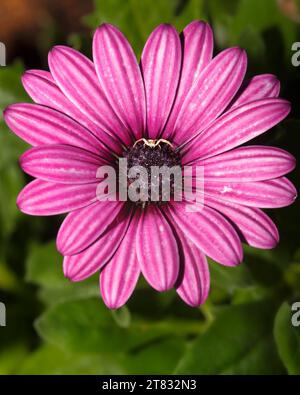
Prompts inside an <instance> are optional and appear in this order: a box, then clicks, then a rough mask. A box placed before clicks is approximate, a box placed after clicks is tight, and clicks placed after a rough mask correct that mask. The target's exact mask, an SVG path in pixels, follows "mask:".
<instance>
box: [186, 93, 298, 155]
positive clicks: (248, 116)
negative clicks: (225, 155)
mask: <svg viewBox="0 0 300 395" xmlns="http://www.w3.org/2000/svg"><path fill="white" fill-rule="evenodd" d="M290 108H291V106H290V103H289V102H287V101H285V100H281V99H263V100H257V101H254V102H251V103H248V104H245V105H242V106H240V107H237V108H235V109H233V110H231V111H229V112H227V113H225V114H224V115H222V116H221V117H220V118H218V119H217V120H216V121H215V122H214V123H213V124H212V125H211V126H210V127H209V128H208V129H206V130H205V131H204V132H203V133H202V134H201V135H200V136H198V137H197V138H196V139H194V140H193V141H192V142H191V143H190V144H189V145H188V147H187V148H188V149H187V151H186V152H187V153H186V157H185V159H184V160H185V163H187V162H191V161H193V160H196V159H205V158H209V157H210V156H214V155H217V154H221V153H222V152H226V151H228V150H230V149H232V148H235V147H237V146H239V145H241V144H243V143H246V142H247V141H249V140H251V139H253V138H254V137H256V136H259V135H260V134H262V133H264V132H265V131H267V130H268V129H270V128H272V127H273V126H275V125H276V124H277V123H279V122H280V121H282V120H283V119H284V118H285V117H286V116H287V115H288V113H289V112H290Z"/></svg>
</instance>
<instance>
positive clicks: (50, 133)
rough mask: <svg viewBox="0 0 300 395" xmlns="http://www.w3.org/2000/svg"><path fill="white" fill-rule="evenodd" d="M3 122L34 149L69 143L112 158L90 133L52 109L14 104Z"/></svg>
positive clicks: (5, 113)
mask: <svg viewBox="0 0 300 395" xmlns="http://www.w3.org/2000/svg"><path fill="white" fill-rule="evenodd" d="M4 119H5V122H6V123H7V125H8V126H9V127H10V129H11V130H12V131H13V132H14V133H16V134H17V135H18V136H19V137H21V138H22V139H23V140H25V141H26V142H27V143H29V144H31V145H33V146H38V145H47V144H68V145H73V146H75V147H80V148H84V149H86V150H88V151H91V152H94V153H96V154H99V155H101V152H102V153H103V155H104V156H106V158H109V156H108V155H107V153H105V152H104V151H103V145H102V144H101V143H100V141H99V140H98V139H97V138H96V137H95V136H94V135H93V134H91V133H90V132H89V130H87V129H86V128H85V127H83V126H82V125H80V124H79V123H78V122H76V121H74V120H73V119H72V118H70V117H68V116H66V115H64V114H63V113H61V112H60V111H56V110H54V109H52V108H49V107H46V106H42V105H39V104H30V103H18V104H12V105H10V106H8V107H7V108H6V109H5V111H4Z"/></svg>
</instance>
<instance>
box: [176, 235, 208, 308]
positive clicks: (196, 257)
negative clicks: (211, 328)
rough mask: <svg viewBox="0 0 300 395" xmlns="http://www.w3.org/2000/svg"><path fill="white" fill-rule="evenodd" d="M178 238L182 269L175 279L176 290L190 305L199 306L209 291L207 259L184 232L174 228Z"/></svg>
mask: <svg viewBox="0 0 300 395" xmlns="http://www.w3.org/2000/svg"><path fill="white" fill-rule="evenodd" d="M176 233H177V234H178V236H179V238H180V244H181V248H180V251H181V254H182V259H181V260H182V270H181V273H180V275H179V281H177V284H178V285H177V287H176V291H177V293H178V295H179V296H180V297H181V299H182V300H183V301H184V302H185V303H187V304H188V305H189V306H191V307H197V306H200V305H201V304H203V303H204V302H205V300H206V299H207V297H208V293H209V286H210V276H209V267H208V264H207V260H206V257H205V255H204V254H203V252H201V251H200V250H199V248H197V247H196V246H195V244H194V243H192V242H191V241H190V240H189V239H187V238H186V237H185V235H184V233H182V232H180V231H178V229H176Z"/></svg>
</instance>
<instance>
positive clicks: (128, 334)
mask: <svg viewBox="0 0 300 395" xmlns="http://www.w3.org/2000/svg"><path fill="white" fill-rule="evenodd" d="M131 315H132V319H131V320H130V325H128V327H126V328H124V327H120V326H119V325H117V324H116V323H115V320H114V318H113V316H112V314H111V312H110V310H109V309H108V308H107V307H106V306H105V305H104V304H103V303H102V302H101V300H100V298H89V299H82V300H72V301H67V302H64V303H60V304H57V305H54V306H52V307H51V308H49V309H48V310H47V311H46V312H45V313H44V314H42V316H41V317H39V318H38V320H37V321H36V325H35V327H36V329H37V331H38V333H39V335H40V336H41V337H42V338H43V339H44V340H46V341H47V342H49V343H51V344H55V345H57V346H59V347H61V348H62V349H65V350H69V351H73V352H85V353H94V352H99V351H101V352H108V353H110V352H125V351H128V350H131V349H133V348H136V347H138V346H140V345H142V344H145V343H147V342H150V341H154V340H157V339H159V338H161V337H164V336H170V337H172V336H174V335H180V336H181V335H186V334H187V333H199V332H200V330H201V326H202V325H203V323H202V322H201V319H200V318H201V315H200V314H199V319H198V320H185V321H182V320H180V319H178V320H175V319H171V318H170V319H168V317H165V319H157V320H155V319H145V318H143V316H139V315H133V312H132V311H131ZM83 334H84V336H83Z"/></svg>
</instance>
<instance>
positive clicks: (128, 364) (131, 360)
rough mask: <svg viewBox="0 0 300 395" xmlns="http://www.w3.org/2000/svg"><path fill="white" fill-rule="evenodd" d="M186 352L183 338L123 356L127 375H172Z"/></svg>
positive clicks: (172, 339) (155, 344) (122, 359)
mask: <svg viewBox="0 0 300 395" xmlns="http://www.w3.org/2000/svg"><path fill="white" fill-rule="evenodd" d="M184 350H185V342H184V341H183V339H181V338H176V339H174V338H167V339H163V340H160V341H157V342H154V343H150V344H148V345H146V346H145V347H143V348H141V349H139V350H137V351H135V352H132V353H130V354H126V355H123V356H121V358H120V361H121V362H122V364H123V366H124V367H125V369H126V374H171V373H172V372H173V371H174V369H175V367H176V365H177V363H178V361H179V360H180V358H181V356H182V354H183V352H184Z"/></svg>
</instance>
